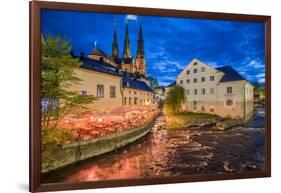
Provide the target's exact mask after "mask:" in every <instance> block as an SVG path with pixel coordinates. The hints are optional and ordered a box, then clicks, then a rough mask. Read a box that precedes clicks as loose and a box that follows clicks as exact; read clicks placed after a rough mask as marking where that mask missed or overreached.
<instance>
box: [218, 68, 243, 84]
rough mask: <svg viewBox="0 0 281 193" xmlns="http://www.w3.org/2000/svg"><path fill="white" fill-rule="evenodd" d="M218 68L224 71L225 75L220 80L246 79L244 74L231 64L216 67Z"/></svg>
mask: <svg viewBox="0 0 281 193" xmlns="http://www.w3.org/2000/svg"><path fill="white" fill-rule="evenodd" d="M216 69H217V70H219V71H221V72H223V73H224V75H223V77H222V78H221V80H220V82H229V81H237V80H246V79H245V78H244V77H243V76H241V75H240V74H239V73H238V72H237V71H236V70H234V69H233V68H232V67H231V66H223V67H219V68H216Z"/></svg>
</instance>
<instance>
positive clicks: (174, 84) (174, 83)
mask: <svg viewBox="0 0 281 193" xmlns="http://www.w3.org/2000/svg"><path fill="white" fill-rule="evenodd" d="M176 84H177V82H176V81H174V82H172V83H171V84H169V85H167V86H166V87H172V86H176Z"/></svg>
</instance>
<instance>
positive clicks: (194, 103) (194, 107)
mask: <svg viewBox="0 0 281 193" xmlns="http://www.w3.org/2000/svg"><path fill="white" fill-rule="evenodd" d="M193 109H194V110H196V109H197V101H193Z"/></svg>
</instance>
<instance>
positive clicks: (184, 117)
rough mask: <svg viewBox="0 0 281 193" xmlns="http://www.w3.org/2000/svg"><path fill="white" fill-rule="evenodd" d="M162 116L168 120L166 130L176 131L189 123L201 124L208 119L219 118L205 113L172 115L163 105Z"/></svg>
mask: <svg viewBox="0 0 281 193" xmlns="http://www.w3.org/2000/svg"><path fill="white" fill-rule="evenodd" d="M163 113H164V115H165V116H166V117H167V118H168V119H169V121H168V124H167V125H166V129H177V128H184V127H186V126H187V125H188V124H189V123H192V122H194V121H195V122H197V121H199V122H201V121H203V122H204V121H205V120H207V121H208V119H217V118H219V116H217V115H212V114H205V113H193V112H180V113H177V114H174V113H173V112H172V111H171V110H170V109H169V108H168V107H167V106H165V105H164V108H163Z"/></svg>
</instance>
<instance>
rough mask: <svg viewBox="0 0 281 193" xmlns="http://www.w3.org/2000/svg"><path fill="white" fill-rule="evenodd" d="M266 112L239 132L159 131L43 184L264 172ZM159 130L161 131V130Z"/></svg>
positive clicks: (156, 127)
mask: <svg viewBox="0 0 281 193" xmlns="http://www.w3.org/2000/svg"><path fill="white" fill-rule="evenodd" d="M264 115H265V114H264V110H263V109H259V110H258V112H257V113H256V115H255V116H254V117H253V119H252V120H251V121H249V122H248V123H247V124H246V125H245V126H243V127H234V128H232V129H230V130H227V131H211V130H209V129H208V128H189V129H170V130H166V129H164V128H161V127H159V125H161V124H162V120H163V117H158V118H157V120H156V122H155V125H154V126H153V128H152V131H151V133H150V134H148V135H147V136H145V137H143V138H142V139H140V140H138V141H136V142H135V143H133V144H131V145H128V146H126V147H124V148H121V149H119V150H118V151H116V152H111V153H108V154H105V155H103V156H100V157H98V158H91V159H88V160H86V161H83V162H81V163H77V164H75V165H73V166H71V167H67V168H64V169H62V170H60V171H58V172H54V173H51V174H48V175H47V176H44V177H43V179H42V180H43V182H44V183H50V182H81V181H97V180H108V179H127V178H140V177H156V176H177V175H192V174H210V173H230V172H250V171H261V170H263V169H264ZM159 128H161V129H159Z"/></svg>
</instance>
